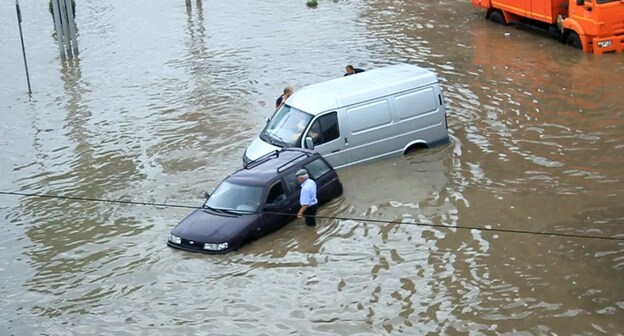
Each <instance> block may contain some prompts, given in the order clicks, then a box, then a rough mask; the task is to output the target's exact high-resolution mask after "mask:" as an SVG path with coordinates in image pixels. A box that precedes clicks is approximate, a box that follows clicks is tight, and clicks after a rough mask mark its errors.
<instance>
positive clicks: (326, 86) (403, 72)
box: [286, 64, 438, 115]
mask: <svg viewBox="0 0 624 336" xmlns="http://www.w3.org/2000/svg"><path fill="white" fill-rule="evenodd" d="M437 82H438V78H437V77H436V74H435V73H433V72H432V71H429V70H427V69H424V68H421V67H419V66H416V65H411V64H398V65H391V66H387V67H383V68H378V69H374V70H369V71H364V72H361V73H359V74H357V75H351V76H344V77H340V78H336V79H332V80H328V81H325V82H321V83H317V84H312V85H308V86H306V87H303V88H301V89H299V90H297V91H295V92H294V93H293V95H292V96H290V98H288V100H287V101H286V104H288V105H290V106H292V107H294V108H296V109H299V110H301V111H304V112H307V113H310V114H312V115H317V114H319V113H321V112H325V111H328V110H333V109H337V108H339V107H342V106H348V105H351V104H354V103H358V102H364V101H367V100H371V99H375V98H378V97H383V96H386V95H389V94H394V93H397V92H402V91H405V90H409V89H413V88H417V87H421V86H425V85H430V84H432V83H437Z"/></svg>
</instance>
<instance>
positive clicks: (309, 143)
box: [305, 137, 314, 150]
mask: <svg viewBox="0 0 624 336" xmlns="http://www.w3.org/2000/svg"><path fill="white" fill-rule="evenodd" d="M305 148H307V149H311V150H314V141H312V137H306V138H305Z"/></svg>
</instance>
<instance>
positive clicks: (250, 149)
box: [245, 136, 280, 161]
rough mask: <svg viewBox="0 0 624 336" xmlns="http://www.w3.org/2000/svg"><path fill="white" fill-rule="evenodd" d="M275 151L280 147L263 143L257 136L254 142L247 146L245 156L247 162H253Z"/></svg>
mask: <svg viewBox="0 0 624 336" xmlns="http://www.w3.org/2000/svg"><path fill="white" fill-rule="evenodd" d="M277 149H280V147H277V146H273V145H271V144H269V143H266V142H264V140H262V139H260V137H259V136H257V137H256V138H255V139H254V141H253V142H252V143H251V144H250V145H249V146H247V150H245V156H246V157H247V158H248V159H249V160H251V161H253V160H255V159H257V158H259V157H261V156H262V155H265V154H267V153H270V152H272V151H275V150H277Z"/></svg>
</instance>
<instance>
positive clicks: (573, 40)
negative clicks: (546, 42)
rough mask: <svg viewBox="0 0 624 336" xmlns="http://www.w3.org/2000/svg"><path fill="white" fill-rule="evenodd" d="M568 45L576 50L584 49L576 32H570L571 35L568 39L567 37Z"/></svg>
mask: <svg viewBox="0 0 624 336" xmlns="http://www.w3.org/2000/svg"><path fill="white" fill-rule="evenodd" d="M566 44H567V45H569V46H570V47H572V48H575V49H583V44H582V43H581V38H580V37H579V36H578V34H577V33H575V32H570V34H568V37H566Z"/></svg>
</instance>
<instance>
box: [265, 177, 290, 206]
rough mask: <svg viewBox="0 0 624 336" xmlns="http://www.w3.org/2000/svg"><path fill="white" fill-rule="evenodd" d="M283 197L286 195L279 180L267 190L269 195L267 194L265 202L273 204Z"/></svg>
mask: <svg viewBox="0 0 624 336" xmlns="http://www.w3.org/2000/svg"><path fill="white" fill-rule="evenodd" d="M284 198H286V195H285V194H284V187H283V186H282V183H281V182H278V183H277V184H275V185H274V186H272V187H271V190H269V195H268V196H267V200H266V204H274V203H277V202H279V201H281V200H282V199H284Z"/></svg>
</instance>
